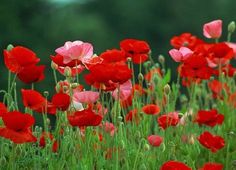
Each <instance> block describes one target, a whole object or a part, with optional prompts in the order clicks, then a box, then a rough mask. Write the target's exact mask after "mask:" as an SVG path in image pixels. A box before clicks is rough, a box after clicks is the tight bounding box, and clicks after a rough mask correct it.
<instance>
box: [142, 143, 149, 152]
mask: <svg viewBox="0 0 236 170" xmlns="http://www.w3.org/2000/svg"><path fill="white" fill-rule="evenodd" d="M143 149H144V150H145V151H149V150H150V145H149V144H147V143H145V144H144V146H143Z"/></svg>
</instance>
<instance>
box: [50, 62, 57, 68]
mask: <svg viewBox="0 0 236 170" xmlns="http://www.w3.org/2000/svg"><path fill="white" fill-rule="evenodd" d="M51 68H52V69H53V70H56V69H57V68H58V65H57V64H56V63H54V62H53V61H52V62H51Z"/></svg>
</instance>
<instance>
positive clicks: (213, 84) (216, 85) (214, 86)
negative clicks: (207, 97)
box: [208, 80, 229, 99]
mask: <svg viewBox="0 0 236 170" xmlns="http://www.w3.org/2000/svg"><path fill="white" fill-rule="evenodd" d="M208 87H209V88H210V89H211V91H212V95H213V98H220V99H223V97H224V96H223V91H224V90H225V91H226V93H228V92H229V87H228V86H227V84H226V83H221V82H220V81H218V80H213V81H210V82H209V83H208Z"/></svg>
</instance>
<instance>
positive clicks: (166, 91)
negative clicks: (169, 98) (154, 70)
mask: <svg viewBox="0 0 236 170" xmlns="http://www.w3.org/2000/svg"><path fill="white" fill-rule="evenodd" d="M170 92H171V89H170V85H169V84H166V85H165V86H164V93H165V94H166V95H169V94H170Z"/></svg>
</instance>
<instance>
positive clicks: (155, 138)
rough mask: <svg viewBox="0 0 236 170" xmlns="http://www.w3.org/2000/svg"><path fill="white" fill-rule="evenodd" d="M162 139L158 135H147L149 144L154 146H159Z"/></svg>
mask: <svg viewBox="0 0 236 170" xmlns="http://www.w3.org/2000/svg"><path fill="white" fill-rule="evenodd" d="M162 141H163V138H162V137H161V136H158V135H150V136H148V142H149V144H150V145H152V146H154V147H158V146H160V145H161V143H162Z"/></svg>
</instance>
